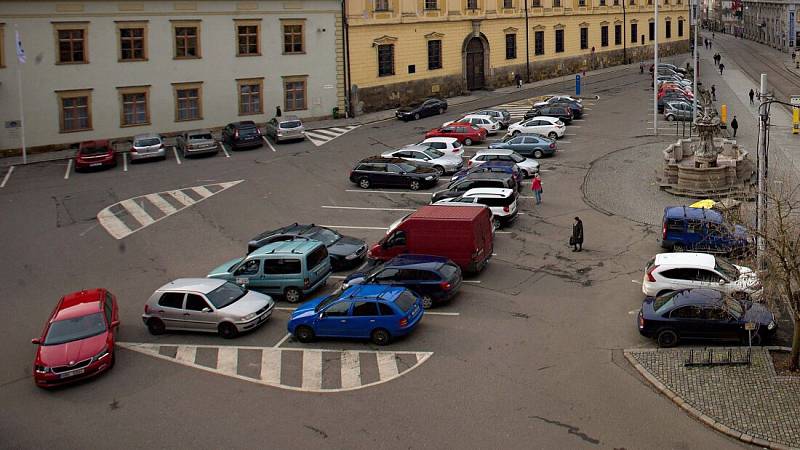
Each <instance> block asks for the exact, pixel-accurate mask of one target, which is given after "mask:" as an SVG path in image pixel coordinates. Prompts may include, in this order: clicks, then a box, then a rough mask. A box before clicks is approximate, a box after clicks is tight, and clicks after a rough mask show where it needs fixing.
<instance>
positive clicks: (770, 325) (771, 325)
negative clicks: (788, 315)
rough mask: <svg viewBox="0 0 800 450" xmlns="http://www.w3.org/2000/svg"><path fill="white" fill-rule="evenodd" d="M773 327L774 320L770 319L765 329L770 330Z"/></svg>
mask: <svg viewBox="0 0 800 450" xmlns="http://www.w3.org/2000/svg"><path fill="white" fill-rule="evenodd" d="M774 328H775V321H774V320H772V321H770V322H769V325H767V329H768V330H772V329H774Z"/></svg>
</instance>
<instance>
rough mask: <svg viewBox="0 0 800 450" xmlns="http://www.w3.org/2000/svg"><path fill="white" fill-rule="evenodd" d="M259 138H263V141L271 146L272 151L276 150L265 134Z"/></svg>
mask: <svg viewBox="0 0 800 450" xmlns="http://www.w3.org/2000/svg"><path fill="white" fill-rule="evenodd" d="M261 139H263V140H264V142H266V143H267V145H269V148H271V149H272V151H273V152H274V151H276V150H275V147H273V146H272V143H271V142H270V141H269V139H267V137H266V136H261Z"/></svg>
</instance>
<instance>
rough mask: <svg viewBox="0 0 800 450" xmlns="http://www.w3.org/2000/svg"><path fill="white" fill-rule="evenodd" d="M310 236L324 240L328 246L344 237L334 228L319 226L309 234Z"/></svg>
mask: <svg viewBox="0 0 800 450" xmlns="http://www.w3.org/2000/svg"><path fill="white" fill-rule="evenodd" d="M308 237H309V238H311V239H314V240H316V241H320V242H322V243H323V244H325V246H326V247H327V246H330V245H333V243H335V242H336V241H338V240H339V239H341V238H342V236H341V235H340V234H338V233H336V232H335V231H333V230H329V229H327V228H318V229H316V230H314V232H313V233H311V234H310V235H308Z"/></svg>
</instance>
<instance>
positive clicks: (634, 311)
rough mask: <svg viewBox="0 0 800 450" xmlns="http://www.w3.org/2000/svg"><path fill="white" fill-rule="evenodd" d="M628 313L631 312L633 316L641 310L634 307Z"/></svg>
mask: <svg viewBox="0 0 800 450" xmlns="http://www.w3.org/2000/svg"><path fill="white" fill-rule="evenodd" d="M628 314H630V315H631V316H632V315H634V314H639V310H638V309H632V310H630V311H628Z"/></svg>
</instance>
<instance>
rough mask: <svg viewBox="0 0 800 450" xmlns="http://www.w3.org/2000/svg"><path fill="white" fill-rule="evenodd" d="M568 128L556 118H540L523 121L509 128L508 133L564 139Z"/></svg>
mask: <svg viewBox="0 0 800 450" xmlns="http://www.w3.org/2000/svg"><path fill="white" fill-rule="evenodd" d="M566 132H567V127H566V126H565V125H564V122H562V121H561V120H559V119H558V118H556V117H549V116H538V117H534V118H533V119H528V120H523V121H521V122H517V123H514V124H511V125H509V126H508V133H509V134H510V135H512V136H516V135H518V134H520V133H536V134H541V135H542V136H547V137H549V138H550V139H558V138H561V137H564V134H565V133H566Z"/></svg>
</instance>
